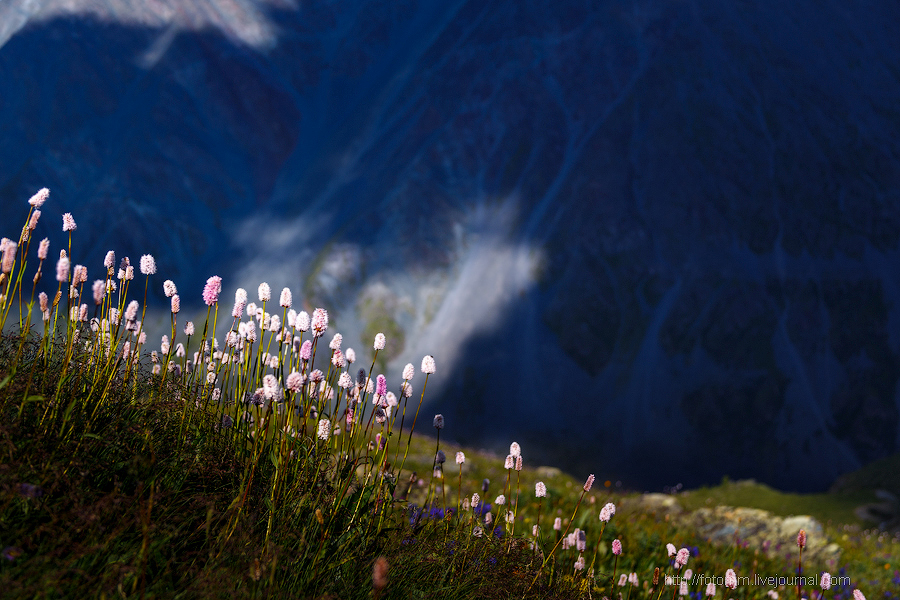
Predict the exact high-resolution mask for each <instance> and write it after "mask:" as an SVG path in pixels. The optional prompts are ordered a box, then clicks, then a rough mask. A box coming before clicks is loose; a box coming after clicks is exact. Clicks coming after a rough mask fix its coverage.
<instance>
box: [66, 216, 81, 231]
mask: <svg viewBox="0 0 900 600" xmlns="http://www.w3.org/2000/svg"><path fill="white" fill-rule="evenodd" d="M62 218H63V231H75V230H76V229H78V226H77V225H75V219H74V218H73V217H72V213H65V214H63V217H62Z"/></svg>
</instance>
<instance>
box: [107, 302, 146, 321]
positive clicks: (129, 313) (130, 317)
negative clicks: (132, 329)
mask: <svg viewBox="0 0 900 600" xmlns="http://www.w3.org/2000/svg"><path fill="white" fill-rule="evenodd" d="M98 304H99V302H98ZM138 308H140V305H139V304H138V302H137V300H132V301H131V302H129V303H128V307H127V308H126V309H125V320H126V321H134V320H135V319H137V314H138Z"/></svg>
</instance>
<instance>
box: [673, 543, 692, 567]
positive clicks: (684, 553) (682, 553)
mask: <svg viewBox="0 0 900 600" xmlns="http://www.w3.org/2000/svg"><path fill="white" fill-rule="evenodd" d="M690 555H691V553H690V552H689V551H688V549H687V548H682V549H681V550H679V551H678V553H677V554H676V555H675V568H676V569H680V568H681V567H683V566H684V565H686V564H687V562H688V557H690Z"/></svg>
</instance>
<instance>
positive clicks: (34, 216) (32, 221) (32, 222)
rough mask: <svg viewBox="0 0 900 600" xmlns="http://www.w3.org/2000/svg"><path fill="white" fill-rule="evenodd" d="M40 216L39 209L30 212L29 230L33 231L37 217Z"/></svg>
mask: <svg viewBox="0 0 900 600" xmlns="http://www.w3.org/2000/svg"><path fill="white" fill-rule="evenodd" d="M40 218H41V211H39V210H35V211H34V212H33V213H31V218H30V219H29V220H28V229H29V230H30V231H34V230H35V228H36V227H37V224H38V219H40Z"/></svg>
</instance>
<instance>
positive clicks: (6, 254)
mask: <svg viewBox="0 0 900 600" xmlns="http://www.w3.org/2000/svg"><path fill="white" fill-rule="evenodd" d="M18 249H19V246H18V245H17V244H16V243H15V242H12V241H10V242H7V244H6V246H4V247H3V272H4V273H7V274H8V273H9V272H10V271H12V268H13V264H14V263H15V262H16V251H17V250H18Z"/></svg>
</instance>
